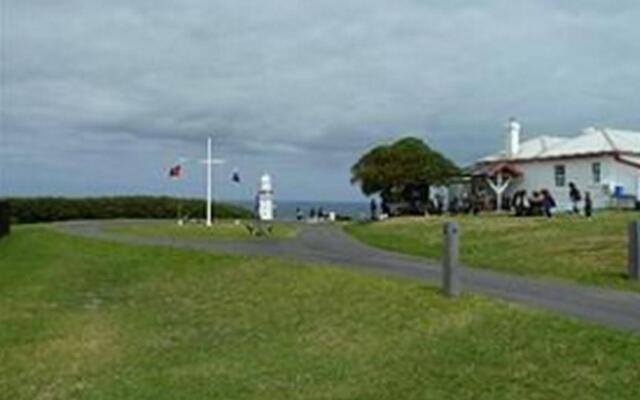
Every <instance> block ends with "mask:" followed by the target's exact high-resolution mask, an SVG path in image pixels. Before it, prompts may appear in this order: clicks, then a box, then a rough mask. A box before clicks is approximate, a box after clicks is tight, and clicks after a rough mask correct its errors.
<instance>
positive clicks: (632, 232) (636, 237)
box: [629, 221, 640, 281]
mask: <svg viewBox="0 0 640 400" xmlns="http://www.w3.org/2000/svg"><path fill="white" fill-rule="evenodd" d="M629 279H632V280H634V281H637V280H640V221H634V222H632V223H630V224H629Z"/></svg>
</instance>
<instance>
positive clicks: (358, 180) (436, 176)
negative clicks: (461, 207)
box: [351, 137, 459, 205]
mask: <svg viewBox="0 0 640 400" xmlns="http://www.w3.org/2000/svg"><path fill="white" fill-rule="evenodd" d="M458 173H459V169H458V167H457V166H456V165H455V164H454V163H453V162H452V161H451V160H449V159H448V158H446V157H445V156H443V155H442V154H440V153H439V152H437V151H436V150H433V149H432V148H431V147H429V146H428V145H427V144H426V143H425V142H424V141H422V140H420V139H418V138H415V137H407V138H403V139H400V140H398V141H397V142H395V143H392V144H390V145H382V146H378V147H376V148H374V149H372V150H370V151H369V152H368V153H366V154H365V155H363V156H362V157H361V158H360V160H358V162H357V163H355V165H353V167H351V183H352V184H357V185H359V186H360V188H361V189H362V192H363V193H364V194H365V195H366V196H371V195H375V194H379V195H380V196H381V197H382V199H383V200H384V201H386V202H396V201H403V202H407V203H409V204H412V205H414V204H415V203H416V202H417V201H426V200H427V198H428V194H429V189H428V188H429V185H434V184H441V183H444V182H446V181H447V180H448V179H450V178H451V177H453V176H455V175H457V174H458Z"/></svg>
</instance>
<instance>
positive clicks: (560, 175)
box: [554, 165, 567, 187]
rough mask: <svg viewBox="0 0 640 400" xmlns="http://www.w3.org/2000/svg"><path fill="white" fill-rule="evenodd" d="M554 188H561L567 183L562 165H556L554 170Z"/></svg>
mask: <svg viewBox="0 0 640 400" xmlns="http://www.w3.org/2000/svg"><path fill="white" fill-rule="evenodd" d="M554 174H555V178H556V186H557V187H563V186H564V185H565V183H566V181H567V170H566V168H565V166H564V165H556V166H555V168H554Z"/></svg>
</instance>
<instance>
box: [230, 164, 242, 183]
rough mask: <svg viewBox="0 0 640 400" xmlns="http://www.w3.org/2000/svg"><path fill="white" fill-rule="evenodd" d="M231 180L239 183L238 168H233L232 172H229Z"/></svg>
mask: <svg viewBox="0 0 640 400" xmlns="http://www.w3.org/2000/svg"><path fill="white" fill-rule="evenodd" d="M231 181H232V182H234V183H240V172H239V171H238V168H234V170H233V173H232V174H231Z"/></svg>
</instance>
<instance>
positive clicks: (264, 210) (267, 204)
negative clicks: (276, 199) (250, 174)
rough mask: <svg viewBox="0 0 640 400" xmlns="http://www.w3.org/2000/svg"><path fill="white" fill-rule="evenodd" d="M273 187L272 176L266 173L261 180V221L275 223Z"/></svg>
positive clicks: (259, 194) (259, 209) (259, 206)
mask: <svg viewBox="0 0 640 400" xmlns="http://www.w3.org/2000/svg"><path fill="white" fill-rule="evenodd" d="M273 211H274V204H273V186H272V185H271V176H269V174H267V173H265V174H264V175H262V178H260V188H259V190H258V218H260V220H261V221H273V217H274V215H273V214H274V213H273Z"/></svg>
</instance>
